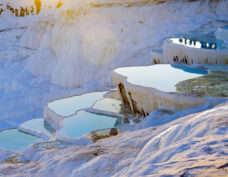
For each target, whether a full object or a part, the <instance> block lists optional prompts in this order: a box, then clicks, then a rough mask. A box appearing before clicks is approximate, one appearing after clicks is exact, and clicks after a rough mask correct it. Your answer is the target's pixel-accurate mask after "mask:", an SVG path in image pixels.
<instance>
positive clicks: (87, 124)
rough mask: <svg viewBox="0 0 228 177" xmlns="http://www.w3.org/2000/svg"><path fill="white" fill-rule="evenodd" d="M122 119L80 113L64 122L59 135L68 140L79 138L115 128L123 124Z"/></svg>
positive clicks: (84, 112)
mask: <svg viewBox="0 0 228 177" xmlns="http://www.w3.org/2000/svg"><path fill="white" fill-rule="evenodd" d="M121 122H122V121H121V119H120V118H115V117H110V116H104V115H99V114H93V113H89V112H86V111H79V112H78V113H77V114H76V115H74V116H71V117H68V118H65V119H64V120H63V128H62V129H61V130H60V131H59V135H60V136H62V137H66V138H78V137H80V136H82V135H85V134H87V133H89V132H91V131H94V130H99V129H105V128H113V127H116V126H118V125H120V124H121Z"/></svg>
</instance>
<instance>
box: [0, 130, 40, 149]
mask: <svg viewBox="0 0 228 177" xmlns="http://www.w3.org/2000/svg"><path fill="white" fill-rule="evenodd" d="M41 141H42V139H40V138H37V137H35V136H32V135H29V134H26V133H22V132H20V131H18V130H17V129H10V130H5V131H2V132H1V133H0V148H1V149H5V150H9V151H21V150H23V149H24V148H25V147H27V146H28V145H30V144H34V143H37V142H41Z"/></svg>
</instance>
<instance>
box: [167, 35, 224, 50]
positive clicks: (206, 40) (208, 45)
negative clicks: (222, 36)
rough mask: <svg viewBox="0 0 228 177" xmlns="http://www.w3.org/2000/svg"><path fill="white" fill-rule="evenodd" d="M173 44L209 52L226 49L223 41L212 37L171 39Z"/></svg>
mask: <svg viewBox="0 0 228 177" xmlns="http://www.w3.org/2000/svg"><path fill="white" fill-rule="evenodd" d="M170 40H171V41H172V42H173V43H175V44H179V45H184V46H186V47H192V48H201V49H210V50H218V49H219V50H224V49H227V47H226V46H225V43H224V41H223V40H218V39H216V38H215V37H212V36H206V37H204V36H201V37H192V38H184V37H183V38H171V39H170Z"/></svg>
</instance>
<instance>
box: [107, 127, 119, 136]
mask: <svg viewBox="0 0 228 177" xmlns="http://www.w3.org/2000/svg"><path fill="white" fill-rule="evenodd" d="M118 134H119V130H118V128H111V130H110V133H109V135H112V136H116V135H118Z"/></svg>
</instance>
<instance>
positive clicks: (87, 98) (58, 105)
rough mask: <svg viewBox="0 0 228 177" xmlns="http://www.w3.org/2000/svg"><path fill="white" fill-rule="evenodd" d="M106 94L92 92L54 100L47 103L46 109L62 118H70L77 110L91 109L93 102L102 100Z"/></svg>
mask: <svg viewBox="0 0 228 177" xmlns="http://www.w3.org/2000/svg"><path fill="white" fill-rule="evenodd" d="M106 93H107V92H93V93H87V94H83V95H79V96H73V97H69V98H64V99H59V100H55V101H53V102H50V103H48V108H50V109H51V110H53V111H54V112H55V113H57V114H59V115H61V116H63V117H67V116H71V115H73V114H75V112H76V111H78V110H81V109H85V108H89V107H91V106H92V105H93V103H94V102H95V101H97V100H100V99H102V98H103V96H104V95H105V94H106Z"/></svg>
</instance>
